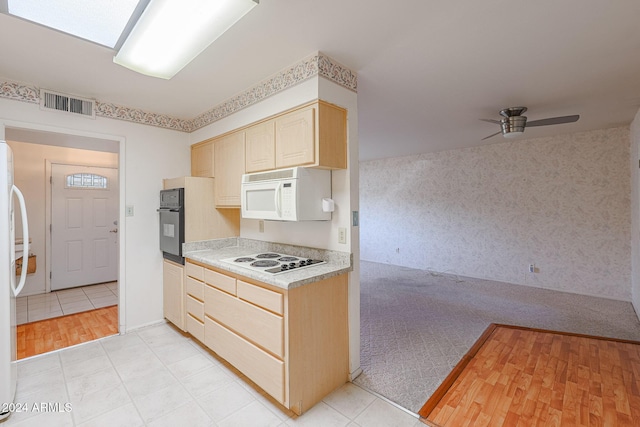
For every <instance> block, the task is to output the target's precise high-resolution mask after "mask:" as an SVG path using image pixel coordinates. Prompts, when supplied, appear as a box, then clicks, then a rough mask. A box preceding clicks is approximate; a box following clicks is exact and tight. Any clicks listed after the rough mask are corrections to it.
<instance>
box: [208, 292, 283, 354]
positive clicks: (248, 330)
mask: <svg viewBox="0 0 640 427" xmlns="http://www.w3.org/2000/svg"><path fill="white" fill-rule="evenodd" d="M204 308H205V313H206V315H207V316H209V317H211V318H213V319H215V320H216V321H217V322H218V323H221V324H222V325H224V326H226V327H227V328H229V329H231V330H232V331H234V332H237V333H238V334H239V335H242V336H243V337H245V338H247V339H248V340H250V341H252V342H253V343H255V344H257V345H258V346H260V347H262V348H264V349H265V350H267V351H269V352H271V353H273V354H274V355H276V356H278V357H280V358H282V357H283V356H284V321H283V319H282V317H280V316H278V315H276V314H273V313H270V312H268V311H266V310H263V309H261V308H258V307H256V306H255V305H252V304H249V303H247V302H244V301H242V300H239V299H238V298H235V297H233V296H231V295H229V294H225V293H224V292H220V291H219V290H217V289H215V288H212V287H210V286H207V287H206V288H205V290H204Z"/></svg>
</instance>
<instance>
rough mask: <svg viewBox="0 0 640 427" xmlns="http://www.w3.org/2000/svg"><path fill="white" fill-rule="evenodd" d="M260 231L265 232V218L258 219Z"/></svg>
mask: <svg viewBox="0 0 640 427" xmlns="http://www.w3.org/2000/svg"><path fill="white" fill-rule="evenodd" d="M258 231H259V232H260V233H264V221H263V220H260V221H258Z"/></svg>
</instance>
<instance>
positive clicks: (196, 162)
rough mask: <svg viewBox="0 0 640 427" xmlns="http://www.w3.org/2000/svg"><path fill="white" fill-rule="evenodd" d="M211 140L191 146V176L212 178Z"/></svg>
mask: <svg viewBox="0 0 640 427" xmlns="http://www.w3.org/2000/svg"><path fill="white" fill-rule="evenodd" d="M213 151H214V150H213V141H212V140H207V141H202V142H200V143H198V144H194V145H192V146H191V176H200V177H204V178H213V177H214V174H213Z"/></svg>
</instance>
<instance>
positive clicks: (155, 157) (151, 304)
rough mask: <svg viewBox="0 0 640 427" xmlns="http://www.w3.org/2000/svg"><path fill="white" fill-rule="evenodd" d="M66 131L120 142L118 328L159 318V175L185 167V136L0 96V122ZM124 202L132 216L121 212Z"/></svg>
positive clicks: (187, 166) (185, 169)
mask: <svg viewBox="0 0 640 427" xmlns="http://www.w3.org/2000/svg"><path fill="white" fill-rule="evenodd" d="M2 125H4V126H5V127H8V128H27V129H36V130H41V131H48V132H57V133H68V134H72V135H79V136H89V137H94V138H102V139H107V140H117V141H119V142H120V153H119V157H118V161H119V165H120V185H121V187H120V188H121V197H120V238H121V241H120V265H119V269H120V275H119V281H120V285H121V291H120V294H121V296H120V299H121V305H120V307H121V308H123V307H124V310H121V313H120V323H121V329H124V330H130V329H133V328H137V327H140V326H143V325H146V324H151V323H154V322H158V321H161V320H162V318H163V316H162V254H161V252H160V251H159V250H158V215H157V212H156V209H157V207H158V194H159V191H160V189H161V188H162V179H163V178H166V177H175V176H181V175H188V174H189V172H190V153H189V149H188V147H189V136H188V135H187V134H185V133H182V132H176V131H172V130H167V129H161V128H157V127H153V126H146V125H140V124H136V123H131V122H126V121H120V120H113V119H106V118H101V117H98V118H96V119H95V120H91V119H87V118H84V117H74V116H70V115H66V114H59V113H56V112H48V111H41V110H40V109H39V107H38V105H37V104H30V103H24V102H19V101H11V100H8V99H0V127H2ZM126 205H132V206H134V216H133V217H125V216H124V209H125V206H126Z"/></svg>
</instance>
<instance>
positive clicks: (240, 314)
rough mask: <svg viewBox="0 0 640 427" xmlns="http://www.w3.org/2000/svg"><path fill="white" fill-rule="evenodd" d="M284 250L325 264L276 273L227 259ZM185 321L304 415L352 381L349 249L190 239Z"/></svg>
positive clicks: (186, 247)
mask: <svg viewBox="0 0 640 427" xmlns="http://www.w3.org/2000/svg"><path fill="white" fill-rule="evenodd" d="M258 252H265V253H285V254H290V255H293V256H296V257H300V258H302V259H317V260H322V261H325V262H323V263H319V264H314V265H309V266H306V267H305V268H296V269H294V270H292V271H286V272H281V273H277V274H272V273H268V272H264V271H254V270H251V269H247V268H245V267H243V266H237V265H234V264H233V263H229V262H228V261H227V262H225V261H223V260H226V259H229V258H234V257H239V258H240V257H247V255H250V254H254V253H258ZM183 253H184V256H185V258H186V265H185V270H186V276H187V277H186V283H185V288H186V289H185V293H186V297H185V300H186V304H185V305H186V311H187V313H186V319H187V322H186V326H187V332H189V333H190V334H191V335H192V336H193V337H194V338H195V339H197V340H199V341H200V342H202V343H203V344H204V345H205V346H206V347H208V348H209V349H211V350H212V351H214V352H215V353H217V354H218V355H219V356H220V357H222V358H223V359H225V360H226V361H227V362H229V363H230V364H231V365H233V366H234V367H236V368H237V369H238V370H239V371H241V372H242V373H243V374H244V375H246V376H247V377H248V378H249V379H250V380H251V381H253V382H254V383H255V384H256V385H258V386H259V387H260V388H262V389H263V390H264V391H265V392H266V393H267V394H269V395H270V396H271V397H273V398H274V399H275V400H276V401H277V402H279V403H280V404H282V405H283V406H284V407H286V408H288V409H291V410H292V411H293V412H295V413H296V414H301V413H303V412H304V411H306V410H308V409H309V408H311V407H312V406H313V405H315V404H316V403H317V402H319V401H320V400H322V398H323V397H325V396H326V395H327V394H329V393H331V391H333V390H335V389H336V388H338V387H339V386H341V385H342V384H344V383H345V382H347V381H348V378H349V330H348V290H347V283H348V279H347V273H348V272H349V271H351V269H352V262H351V254H349V253H343V252H337V251H328V250H320V249H314V248H306V247H300V246H292V245H284V244H276V243H269V242H263V241H257V240H251V239H243V238H227V239H216V240H209V241H204V242H192V243H186V244H185V245H184V247H183Z"/></svg>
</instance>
